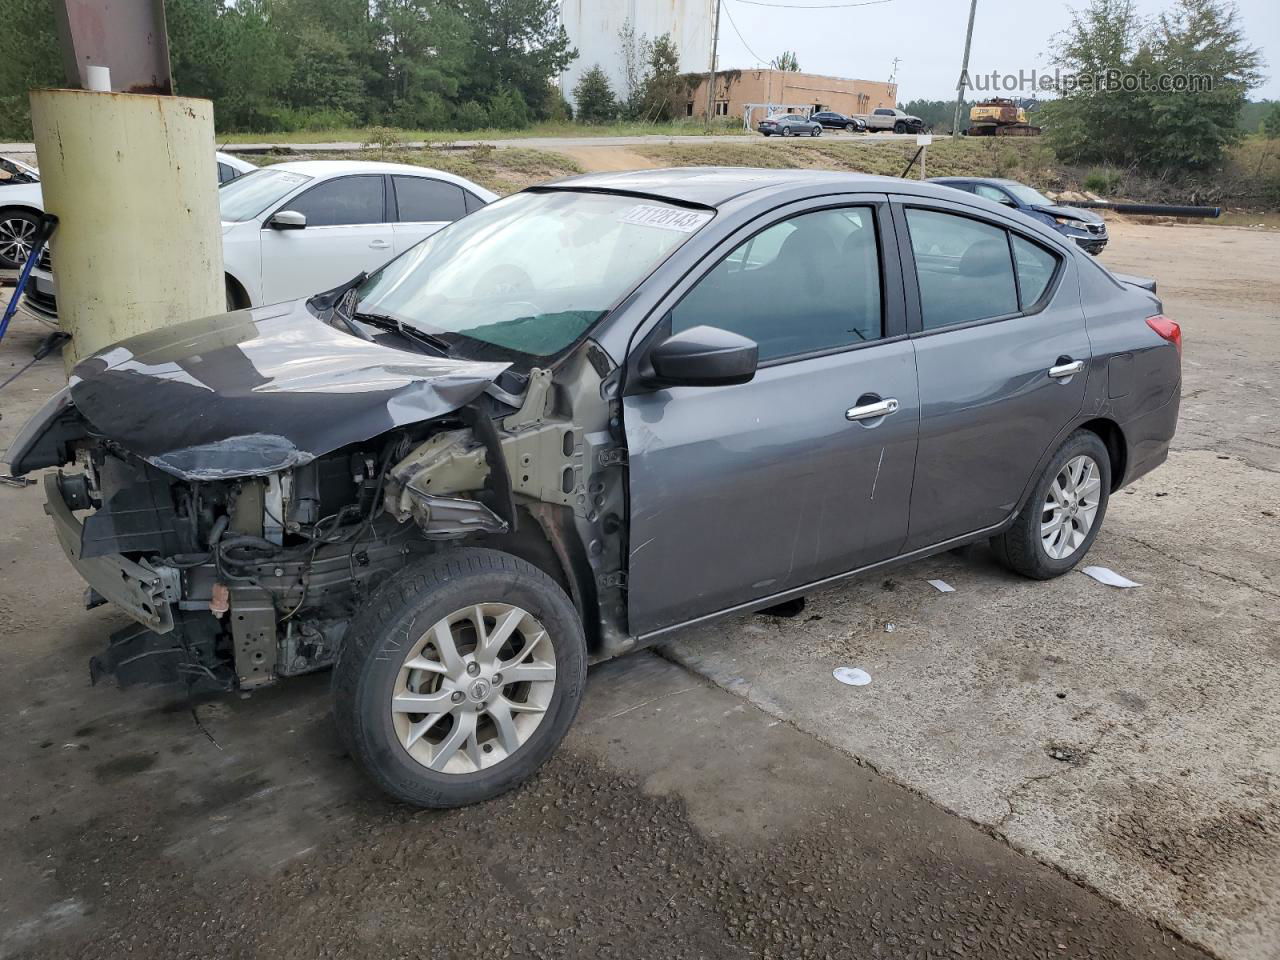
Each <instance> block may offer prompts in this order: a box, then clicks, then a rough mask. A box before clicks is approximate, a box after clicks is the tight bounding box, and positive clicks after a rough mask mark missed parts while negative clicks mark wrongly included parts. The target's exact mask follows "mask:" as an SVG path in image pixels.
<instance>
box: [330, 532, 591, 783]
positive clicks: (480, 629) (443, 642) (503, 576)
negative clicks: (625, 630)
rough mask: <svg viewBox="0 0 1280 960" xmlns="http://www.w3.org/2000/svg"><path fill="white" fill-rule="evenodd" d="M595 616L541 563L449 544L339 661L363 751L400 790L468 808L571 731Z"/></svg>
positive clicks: (347, 730) (387, 597) (372, 607)
mask: <svg viewBox="0 0 1280 960" xmlns="http://www.w3.org/2000/svg"><path fill="white" fill-rule="evenodd" d="M586 672H587V649H586V642H585V639H584V637H583V631H582V624H581V622H580V621H579V619H578V615H577V612H576V611H575V610H574V607H573V604H572V603H571V602H570V600H569V598H568V597H567V596H565V594H564V591H563V590H561V589H560V587H559V586H558V585H557V584H556V583H555V581H553V580H552V579H551V578H550V577H548V576H547V575H546V574H545V573H543V572H542V571H541V570H538V569H537V568H536V567H534V566H532V565H531V564H529V563H526V562H525V561H523V560H519V559H517V558H515V557H513V556H510V555H509V554H505V553H500V552H498V551H496V550H485V549H479V548H474V547H463V548H458V549H450V550H446V551H444V552H442V553H440V554H438V555H436V556H433V557H430V558H428V559H427V560H425V561H423V562H421V563H418V564H415V565H414V566H411V567H408V568H406V569H405V570H403V571H401V572H400V573H399V574H397V575H396V576H395V577H393V578H392V579H391V580H389V581H388V582H387V583H385V584H384V585H383V586H382V587H380V588H379V589H378V591H377V592H376V593H375V594H374V595H373V596H372V597H371V598H370V599H369V600H368V601H367V603H366V604H365V605H364V607H362V608H361V610H360V612H359V613H358V614H357V616H356V618H355V620H353V621H352V624H351V628H350V631H349V632H348V637H347V640H346V643H345V645H344V646H343V650H342V653H341V655H340V656H339V659H338V663H337V666H336V667H335V670H334V678H333V681H334V713H335V716H336V718H337V722H338V729H339V732H340V733H341V735H342V737H343V739H344V740H345V741H346V743H347V746H348V747H349V749H350V751H351V753H352V755H353V756H354V757H355V758H356V759H357V760H358V761H359V762H360V764H361V766H363V767H364V768H365V770H366V771H367V772H368V773H369V775H370V776H371V777H372V778H373V780H374V781H375V782H376V783H377V784H378V785H379V786H380V787H381V788H382V789H383V790H385V791H386V792H387V793H389V794H391V795H392V796H393V797H395V798H396V799H398V800H402V801H404V802H405V803H411V804H414V805H415V806H421V807H455V806H461V805H464V804H469V803H478V802H480V801H482V800H488V799H490V798H491V797H495V796H497V795H498V794H500V793H503V792H505V791H507V790H510V789H511V788H512V787H514V786H516V785H517V784H519V783H520V782H521V781H523V780H525V779H526V778H527V777H529V776H530V775H531V774H532V773H533V772H534V771H535V770H537V769H538V767H540V766H541V765H542V764H543V763H544V762H545V761H546V760H547V758H548V757H550V756H551V754H552V752H553V751H554V750H555V748H556V747H557V746H558V745H559V743H560V741H561V740H562V739H564V735H565V733H566V732H567V731H568V729H569V725H570V724H571V723H572V722H573V718H574V716H575V715H576V714H577V712H578V705H579V704H580V703H581V701H582V692H583V688H584V685H585V681H586Z"/></svg>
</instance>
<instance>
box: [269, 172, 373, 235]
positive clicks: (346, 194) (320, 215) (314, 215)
mask: <svg viewBox="0 0 1280 960" xmlns="http://www.w3.org/2000/svg"><path fill="white" fill-rule="evenodd" d="M289 209H290V210H296V211H297V212H298V213H301V214H303V215H304V216H305V217H306V218H307V226H308V227H341V226H351V225H355V224H364V223H382V222H383V221H384V220H386V218H387V217H386V212H385V210H384V207H383V178H382V175H381V174H378V175H375V176H358V177H339V178H337V179H336V180H329V181H327V182H325V183H322V184H320V185H319V186H318V187H312V188H311V189H310V190H308V191H307V192H306V193H304V194H303V195H302V196H300V197H298V198H297V199H295V200H293V201H291V202H290V204H289Z"/></svg>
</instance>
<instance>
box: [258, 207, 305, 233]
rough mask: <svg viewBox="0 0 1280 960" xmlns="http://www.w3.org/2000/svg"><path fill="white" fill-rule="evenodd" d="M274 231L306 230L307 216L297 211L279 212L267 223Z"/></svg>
mask: <svg viewBox="0 0 1280 960" xmlns="http://www.w3.org/2000/svg"><path fill="white" fill-rule="evenodd" d="M267 226H269V227H270V228H271V229H272V230H305V229H306V226H307V215H306V214H305V213H299V212H298V211H297V210H279V211H277V212H276V213H275V214H273V215H272V217H271V219H270V220H268V221H267Z"/></svg>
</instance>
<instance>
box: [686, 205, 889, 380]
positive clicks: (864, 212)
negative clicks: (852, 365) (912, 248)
mask: <svg viewBox="0 0 1280 960" xmlns="http://www.w3.org/2000/svg"><path fill="white" fill-rule="evenodd" d="M882 313H883V311H882V309H881V293H880V253H879V247H878V245H877V242H876V229H875V214H874V213H873V211H872V210H871V208H869V207H847V208H843V209H839V210H821V211H818V212H815V213H807V214H804V215H802V216H799V217H793V218H792V219H790V220H784V221H782V222H781V223H776V224H774V225H773V226H771V227H769V228H768V229H766V230H763V231H761V232H760V233H758V234H756V235H755V236H753V237H752V238H751V239H750V240H747V241H746V242H745V243H743V244H742V245H740V246H739V247H738V248H737V249H735V250H734V251H733V252H732V253H730V254H729V255H728V256H727V257H725V259H723V260H721V261H720V263H718V264H717V265H716V266H715V267H714V268H713V269H712V270H711V272H710V273H708V274H707V275H706V276H705V277H703V278H702V279H701V280H700V281H699V282H698V285H697V286H696V287H694V288H693V290H691V291H690V292H689V293H688V295H686V296H685V298H684V299H683V300H682V301H680V304H679V305H678V306H677V307H676V308H675V309H674V310H673V311H672V313H671V330H672V332H673V333H679V332H680V331H681V330H687V329H689V328H690V327H696V326H702V325H706V326H711V327H719V328H721V329H724V330H731V331H733V332H734V333H740V334H742V335H743V336H745V337H749V338H751V339H752V340H754V341H755V342H756V343H757V344H758V345H759V347H760V360H761V361H767V360H776V359H779V358H781V357H790V356H796V355H799V354H807V353H815V352H818V351H823V350H831V349H838V348H840V347H849V346H854V345H856V344H859V343H865V342H867V341H869V340H877V339H879V338H880V337H881V336H882V335H883V333H882V331H883V325H882V319H881V318H882Z"/></svg>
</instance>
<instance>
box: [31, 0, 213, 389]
mask: <svg viewBox="0 0 1280 960" xmlns="http://www.w3.org/2000/svg"><path fill="white" fill-rule="evenodd" d="M53 6H54V8H55V10H56V11H57V14H58V18H59V33H60V36H61V40H62V45H63V53H64V57H65V61H66V66H67V72H68V80H69V81H70V82H71V83H72V84H73V85H78V86H80V87H82V88H83V89H78V90H76V89H69V90H36V91H33V92H32V93H31V123H32V127H33V130H34V133H35V143H36V156H37V158H38V164H39V167H40V175H41V181H42V187H43V192H44V203H45V208H46V209H47V210H48V211H49V212H50V213H54V214H56V215H57V216H58V218H59V225H58V230H57V233H56V234H55V235H54V238H53V243H52V257H53V268H54V282H55V286H56V289H57V296H58V315H59V321H60V323H61V325H62V328H63V330H65V331H66V332H67V333H69V334H70V335H71V338H72V339H71V343H70V344H69V345H68V347H67V348H66V349H64V352H63V356H64V358H65V360H66V363H67V368H68V369H70V368H71V366H73V365H74V364H75V363H76V362H77V361H78V360H80V359H82V358H84V357H85V356H88V355H89V354H91V353H94V352H96V351H98V350H100V349H102V348H103V347H105V346H107V345H109V344H111V343H114V342H116V341H117V340H120V339H123V338H124V337H127V336H130V335H132V334H135V333H141V332H143V331H146V330H151V329H154V328H156V327H161V326H167V325H169V324H172V323H177V322H181V321H183V320H189V319H192V318H194V317H201V316H207V315H209V314H212V313H220V312H221V311H222V310H223V309H225V288H224V281H223V267H222V235H221V225H220V220H219V216H218V193H217V168H216V165H215V160H214V150H215V142H214V133H213V105H212V104H211V103H210V102H209V101H207V100H193V99H186V98H180V97H174V96H171V95H170V94H171V93H172V87H173V85H172V81H171V78H170V71H169V51H168V40H167V37H166V34H165V28H164V8H163V3H162V0H55V3H54V4H53ZM102 68H106V71H104V70H103V69H102ZM104 74H108V75H109V77H110V84H109V89H102V82H103V78H104Z"/></svg>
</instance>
